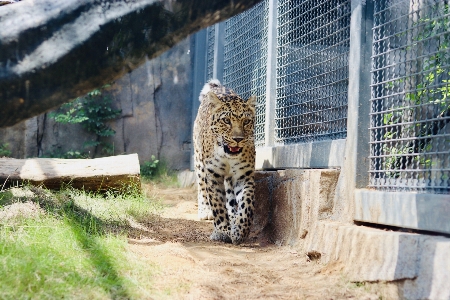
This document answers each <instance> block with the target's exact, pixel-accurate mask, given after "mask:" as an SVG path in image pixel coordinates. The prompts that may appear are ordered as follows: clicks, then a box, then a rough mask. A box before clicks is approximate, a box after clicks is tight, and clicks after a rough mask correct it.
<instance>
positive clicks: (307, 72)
mask: <svg viewBox="0 0 450 300" xmlns="http://www.w3.org/2000/svg"><path fill="white" fill-rule="evenodd" d="M269 1H270V0H265V1H262V2H261V3H259V4H257V5H256V6H254V7H253V8H252V9H250V10H248V11H246V12H244V13H242V14H240V15H237V16H235V17H233V18H231V19H229V20H227V21H226V22H225V26H224V29H223V30H224V32H221V33H220V34H223V35H224V38H223V41H224V42H223V43H224V44H223V45H219V47H223V57H218V58H217V59H219V60H221V64H222V67H223V78H222V81H223V83H224V84H225V85H227V86H229V87H231V88H232V89H234V90H235V91H236V92H237V93H239V94H240V95H242V97H244V98H248V97H249V96H250V95H252V94H253V95H256V96H257V99H258V104H257V116H256V132H255V134H256V136H255V138H256V144H257V146H270V147H274V146H275V147H279V146H283V145H291V144H305V143H315V142H318V141H324V140H325V141H331V140H341V141H342V140H343V139H345V138H346V137H347V117H348V112H347V109H348V85H349V49H350V47H351V45H350V30H351V29H350V17H351V14H352V7H351V1H350V0H315V1H313V0H278V1H276V6H275V5H272V2H269ZM363 2H364V1H363ZM371 3H373V6H374V7H373V9H374V10H373V28H371V26H372V25H370V26H369V28H368V30H372V33H373V41H371V40H370V39H369V40H368V41H369V43H370V42H371V45H372V53H369V51H366V54H365V55H366V56H367V57H369V60H370V62H371V72H370V76H371V84H370V87H369V86H368V85H366V87H368V88H370V91H371V96H370V99H360V100H359V101H360V103H361V104H360V105H365V104H364V103H363V102H361V101H370V115H369V116H367V115H365V116H359V118H361V117H362V118H367V117H368V118H369V120H370V128H368V131H367V132H368V134H369V135H370V142H369V144H368V145H367V148H366V149H370V156H369V161H370V167H368V168H369V170H368V172H369V180H368V181H369V182H368V185H367V187H370V188H374V189H375V190H383V191H415V192H427V193H444V194H445V193H449V192H450V188H449V186H450V179H449V177H450V158H449V157H450V155H449V154H450V153H449V148H450V124H449V123H450V81H449V80H450V10H449V2H448V1H443V0H395V1H394V0H377V1H373V2H371ZM371 5H372V4H371ZM274 7H275V8H274ZM269 10H271V11H269ZM273 12H275V13H273ZM271 16H272V17H271ZM370 16H371V17H372V11H371V12H370ZM269 18H272V19H271V20H275V21H270V22H273V24H274V25H273V26H276V30H275V28H274V30H273V31H271V30H270V28H268V26H269V23H270V22H269ZM370 22H372V20H370ZM370 22H369V23H370ZM270 24H272V23H270ZM216 28H217V27H216ZM269 32H273V33H270V37H269V36H268V35H269ZM217 34H218V32H217V31H214V27H210V28H209V29H208V30H207V49H208V50H207V70H205V71H206V72H207V78H208V79H210V78H212V74H213V71H212V70H213V67H214V63H215V62H214V51H215V50H214V49H216V50H217V47H218V45H215V44H214V43H215V40H217V39H215V37H216V36H215V35H217ZM363 34H364V31H363ZM365 34H366V35H367V32H365ZM367 36H369V35H367ZM268 40H273V41H275V42H276V47H269V46H271V45H268ZM215 47H216V48H215ZM219 49H221V48H219ZM270 49H273V52H274V53H271V52H270V51H272V50H270ZM268 52H269V55H268ZM275 52H276V53H275ZM269 60H270V61H269ZM274 60H276V67H275V69H276V72H273V73H275V74H268V73H267V72H268V71H267V70H268V67H267V66H268V64H271V63H272V62H273V61H274ZM274 65H275V63H274ZM271 68H272V67H271ZM368 74H369V71H367V75H368ZM268 78H274V79H270V80H271V82H275V83H274V85H273V86H275V88H274V90H276V96H275V97H273V98H275V99H269V98H268V96H267V95H268V91H267V87H266V86H268V85H269V84H268V80H269V79H268ZM271 84H272V83H271ZM271 86H272V85H271ZM270 98H272V97H270ZM366 103H367V102H366ZM268 108H269V109H270V110H271V113H269V114H268V113H267V111H266V109H268ZM268 116H271V117H268ZM266 118H267V119H266ZM268 119H270V120H268ZM268 124H269V125H270V126H268ZM267 135H269V136H270V137H273V138H272V139H271V140H270V139H269V140H270V143H271V144H267V143H268V139H267Z"/></svg>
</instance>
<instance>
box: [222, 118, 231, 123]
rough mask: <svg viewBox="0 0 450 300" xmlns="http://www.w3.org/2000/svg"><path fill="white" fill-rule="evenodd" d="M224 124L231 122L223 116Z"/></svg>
mask: <svg viewBox="0 0 450 300" xmlns="http://www.w3.org/2000/svg"><path fill="white" fill-rule="evenodd" d="M223 122H224V123H225V124H231V121H230V118H223Z"/></svg>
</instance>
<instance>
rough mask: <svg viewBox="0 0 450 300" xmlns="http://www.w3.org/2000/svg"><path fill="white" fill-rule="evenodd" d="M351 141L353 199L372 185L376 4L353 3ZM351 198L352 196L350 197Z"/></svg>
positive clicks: (349, 177)
mask: <svg viewBox="0 0 450 300" xmlns="http://www.w3.org/2000/svg"><path fill="white" fill-rule="evenodd" d="M351 7H352V16H351V23H350V55H349V87H348V117H347V141H346V147H345V157H346V161H345V163H344V167H345V169H346V170H345V171H346V174H347V176H346V180H347V181H348V183H349V184H348V185H347V186H348V188H349V189H350V190H349V196H350V199H353V190H354V189H355V188H364V187H367V185H368V183H369V173H368V170H369V158H368V157H369V113H370V106H369V103H370V102H369V100H370V66H371V64H370V56H371V49H372V23H373V1H371V0H367V1H366V0H352V1H351ZM350 194H351V195H350Z"/></svg>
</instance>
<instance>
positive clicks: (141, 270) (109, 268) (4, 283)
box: [0, 187, 162, 299]
mask: <svg viewBox="0 0 450 300" xmlns="http://www.w3.org/2000/svg"><path fill="white" fill-rule="evenodd" d="M29 201H31V203H34V204H37V205H34V207H35V208H36V210H38V211H39V213H34V214H28V215H21V214H20V213H17V214H16V215H14V217H11V216H10V217H5V213H4V212H5V211H7V210H8V209H11V208H12V207H14V204H15V203H26V202H29ZM28 204H29V203H28ZM38 207H40V208H38ZM161 208H162V206H161V204H160V203H159V202H158V201H155V200H154V199H150V200H149V199H147V198H146V197H145V196H144V195H142V193H140V192H139V191H138V190H137V189H135V188H133V187H132V188H128V189H124V190H122V191H121V192H109V193H106V194H103V195H100V194H95V193H87V192H83V191H77V190H74V189H71V188H65V189H63V190H61V191H60V192H57V193H52V192H49V191H47V190H43V189H39V188H34V187H25V188H20V189H17V188H15V189H12V190H9V191H3V192H0V299H141V298H148V293H149V291H150V290H151V278H152V275H153V274H155V272H157V268H156V267H155V266H152V265H149V264H148V263H146V262H144V261H142V259H141V258H139V257H137V256H134V255H133V254H132V252H129V251H127V247H128V243H127V235H129V233H130V232H131V231H132V230H131V229H132V228H131V227H130V225H129V220H130V219H135V218H138V219H140V218H144V217H146V218H150V217H151V216H152V214H154V213H156V212H158V211H159V210H161ZM2 212H3V217H2V214H1V213H2ZM135 234H137V233H135Z"/></svg>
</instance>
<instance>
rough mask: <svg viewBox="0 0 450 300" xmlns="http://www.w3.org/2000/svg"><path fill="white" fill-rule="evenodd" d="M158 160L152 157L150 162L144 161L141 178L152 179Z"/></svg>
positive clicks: (156, 169) (155, 172)
mask: <svg viewBox="0 0 450 300" xmlns="http://www.w3.org/2000/svg"><path fill="white" fill-rule="evenodd" d="M158 164H159V160H158V159H156V157H155V156H154V155H152V160H151V161H146V162H144V163H143V164H142V165H141V176H142V177H144V178H152V177H154V176H155V175H156V174H157V171H158Z"/></svg>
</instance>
